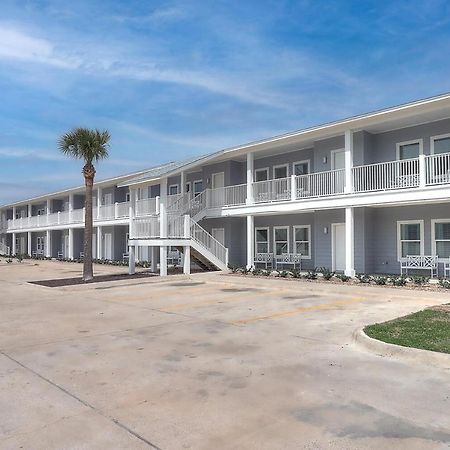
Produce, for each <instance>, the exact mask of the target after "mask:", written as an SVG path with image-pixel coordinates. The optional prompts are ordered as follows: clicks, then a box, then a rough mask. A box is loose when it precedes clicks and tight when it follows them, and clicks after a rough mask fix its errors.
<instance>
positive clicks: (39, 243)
mask: <svg viewBox="0 0 450 450" xmlns="http://www.w3.org/2000/svg"><path fill="white" fill-rule="evenodd" d="M44 239H45V238H44V237H43V236H38V237H37V238H36V250H37V252H38V253H44V247H45V240H44Z"/></svg>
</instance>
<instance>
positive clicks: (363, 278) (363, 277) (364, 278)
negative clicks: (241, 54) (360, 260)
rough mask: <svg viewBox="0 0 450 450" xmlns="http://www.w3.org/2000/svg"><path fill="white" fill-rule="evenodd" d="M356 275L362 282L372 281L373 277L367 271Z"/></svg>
mask: <svg viewBox="0 0 450 450" xmlns="http://www.w3.org/2000/svg"><path fill="white" fill-rule="evenodd" d="M355 276H356V278H357V279H358V280H359V282H360V283H370V282H371V281H372V277H371V276H370V275H366V274H365V273H357V274H356V275H355Z"/></svg>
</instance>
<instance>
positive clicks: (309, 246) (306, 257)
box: [292, 225, 311, 259]
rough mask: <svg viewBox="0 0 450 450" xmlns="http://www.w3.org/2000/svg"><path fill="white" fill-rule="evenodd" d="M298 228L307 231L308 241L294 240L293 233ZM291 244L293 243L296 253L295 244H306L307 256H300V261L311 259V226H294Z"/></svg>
mask: <svg viewBox="0 0 450 450" xmlns="http://www.w3.org/2000/svg"><path fill="white" fill-rule="evenodd" d="M299 228H306V229H307V230H308V240H307V241H297V240H296V239H295V232H296V230H297V229H299ZM292 237H293V243H294V250H295V252H297V242H303V243H304V242H307V243H308V248H309V255H308V256H305V255H303V254H302V259H311V225H294V227H293V236H292Z"/></svg>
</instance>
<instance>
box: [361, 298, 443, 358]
mask: <svg viewBox="0 0 450 450" xmlns="http://www.w3.org/2000/svg"><path fill="white" fill-rule="evenodd" d="M364 332H365V333H366V334H367V335H368V336H370V337H371V338H374V339H378V340H380V341H383V342H388V343H389V344H397V345H402V346H404V347H414V348H420V349H423V350H431V351H434V352H441V353H450V305H443V306H439V307H435V308H429V309H424V310H423V311H419V312H417V313H414V314H410V315H409V316H405V317H400V318H398V319H394V320H391V321H389V322H384V323H377V324H375V325H369V326H367V327H366V328H364Z"/></svg>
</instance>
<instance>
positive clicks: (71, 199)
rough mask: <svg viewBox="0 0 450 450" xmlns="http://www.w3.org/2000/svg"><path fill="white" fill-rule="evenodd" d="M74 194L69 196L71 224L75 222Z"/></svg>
mask: <svg viewBox="0 0 450 450" xmlns="http://www.w3.org/2000/svg"><path fill="white" fill-rule="evenodd" d="M72 215H73V194H69V223H72V222H73V219H72Z"/></svg>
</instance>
